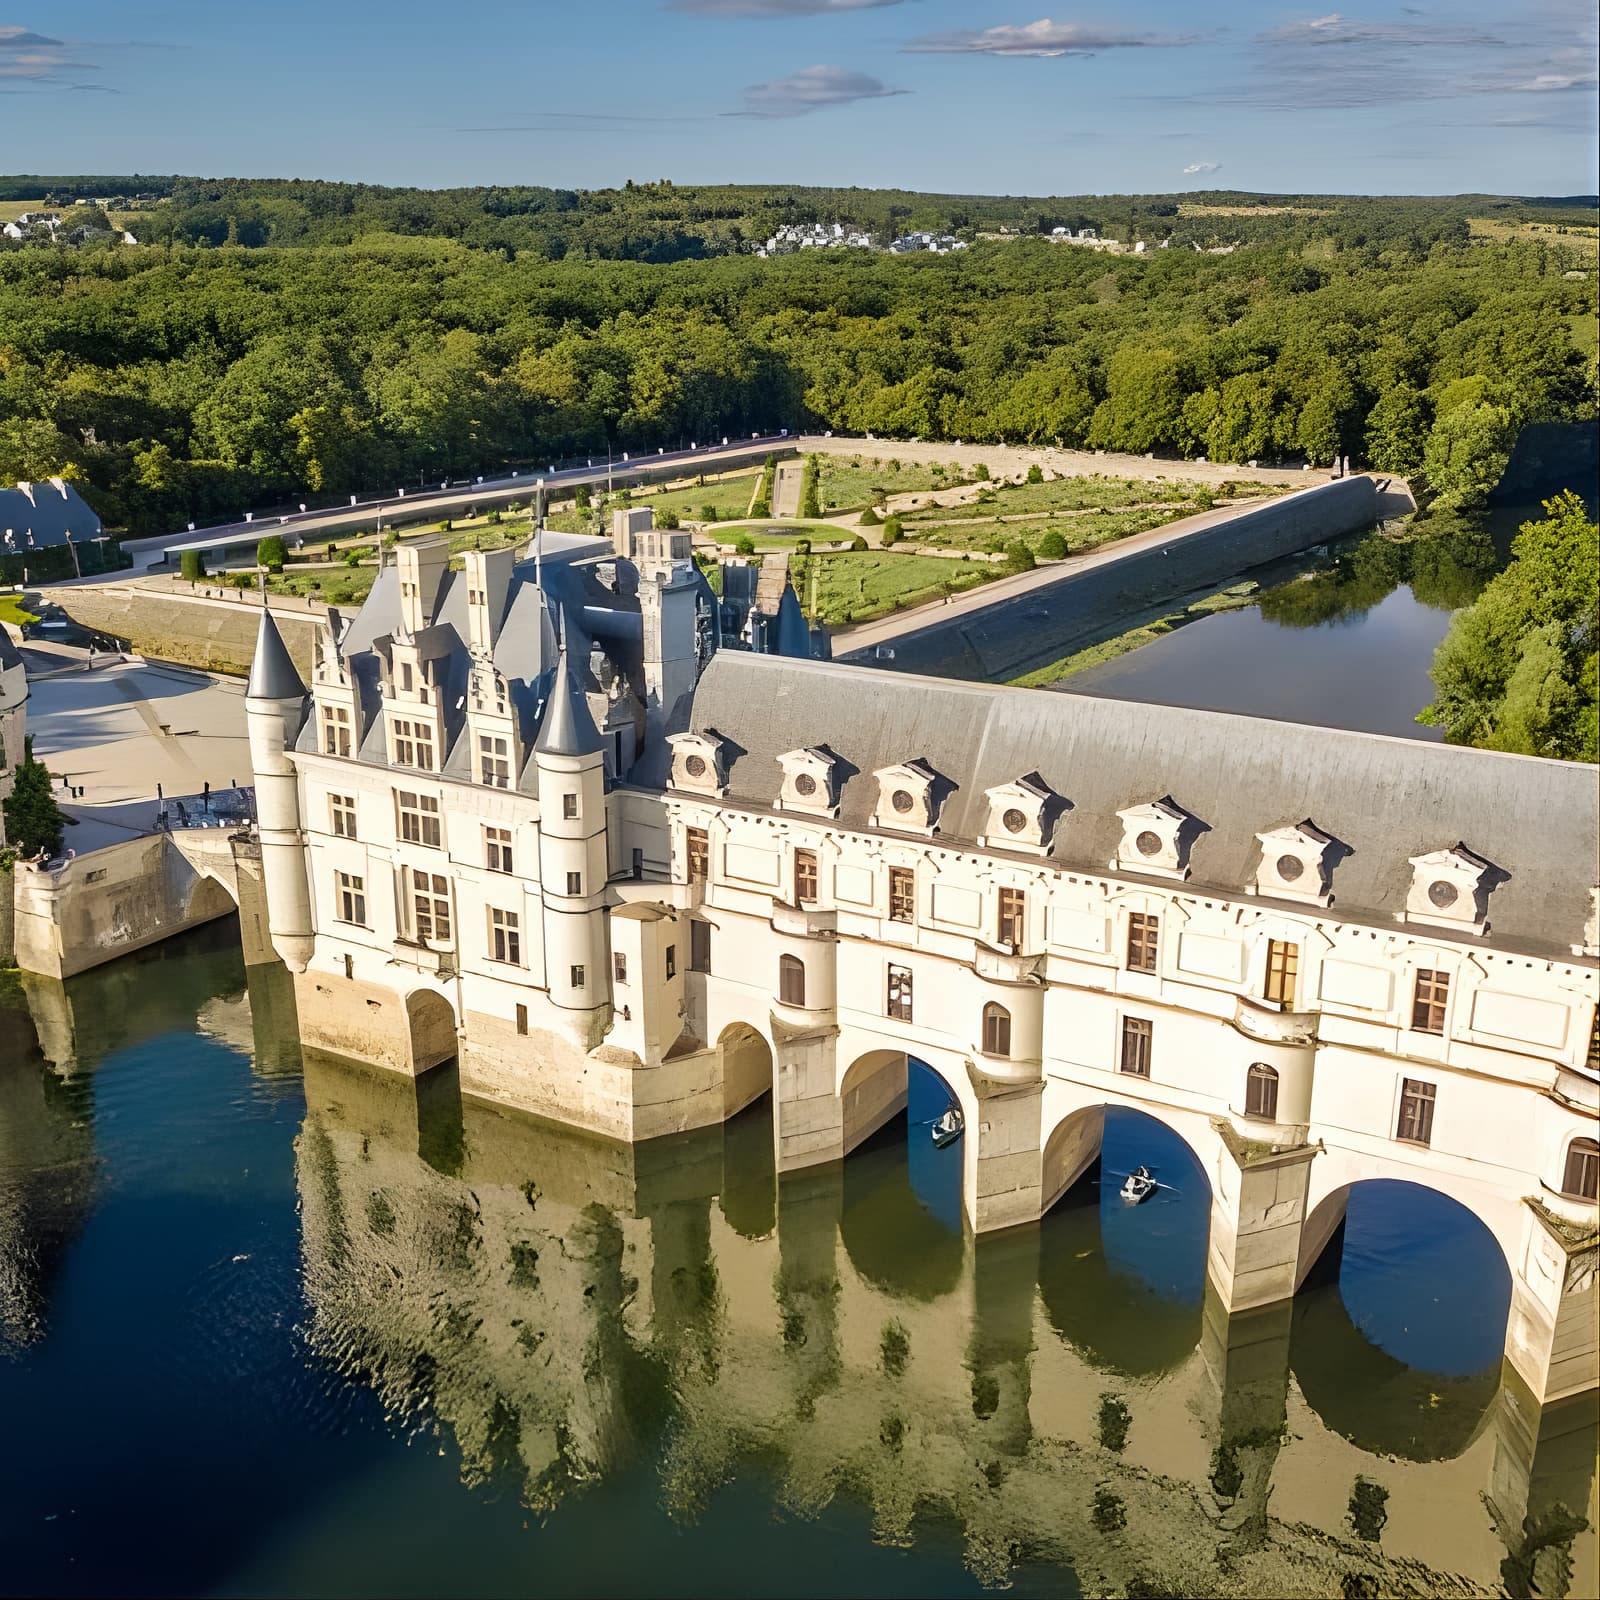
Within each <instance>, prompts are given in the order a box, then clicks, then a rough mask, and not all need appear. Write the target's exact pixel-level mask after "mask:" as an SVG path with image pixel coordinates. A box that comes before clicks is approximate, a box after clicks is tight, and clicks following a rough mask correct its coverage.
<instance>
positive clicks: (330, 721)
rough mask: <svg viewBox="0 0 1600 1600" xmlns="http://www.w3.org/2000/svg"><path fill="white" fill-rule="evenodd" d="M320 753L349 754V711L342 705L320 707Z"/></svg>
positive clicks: (328, 754) (332, 754)
mask: <svg viewBox="0 0 1600 1600" xmlns="http://www.w3.org/2000/svg"><path fill="white" fill-rule="evenodd" d="M322 753H323V755H325V756H347V755H349V754H350V713H349V711H348V710H346V709H345V707H344V706H324V707H323V708H322Z"/></svg>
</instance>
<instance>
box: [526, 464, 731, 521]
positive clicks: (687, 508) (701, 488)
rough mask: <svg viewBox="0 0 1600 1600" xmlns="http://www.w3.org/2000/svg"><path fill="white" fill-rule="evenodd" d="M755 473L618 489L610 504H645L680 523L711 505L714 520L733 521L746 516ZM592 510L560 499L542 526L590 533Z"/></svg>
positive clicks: (698, 516) (699, 516) (700, 517)
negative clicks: (672, 515)
mask: <svg viewBox="0 0 1600 1600" xmlns="http://www.w3.org/2000/svg"><path fill="white" fill-rule="evenodd" d="M760 477H761V474H760V473H758V472H739V473H735V474H733V475H732V476H731V477H722V478H717V477H710V476H708V477H707V479H706V481H705V482H704V483H691V484H689V485H688V486H687V487H684V488H678V489H660V490H657V489H652V488H649V487H648V486H646V487H644V488H635V489H630V490H628V491H627V492H626V493H622V492H619V493H618V494H616V495H615V496H613V498H612V500H611V502H610V506H615V507H617V508H619V509H620V508H621V507H623V506H634V507H639V506H648V507H650V509H651V510H653V511H655V512H657V513H658V514H659V513H660V512H662V511H675V512H677V514H678V516H679V518H680V519H681V520H682V521H684V522H700V521H703V520H704V518H703V515H702V513H703V511H704V509H705V507H707V506H712V507H714V508H715V510H716V513H717V515H716V520H717V521H719V522H733V521H737V520H738V519H739V518H741V517H743V516H746V515H748V513H749V510H750V502H751V500H752V499H754V498H755V492H756V484H757V483H758V482H759V481H760ZM604 498H605V497H604V495H603V494H597V495H596V496H595V504H596V505H598V504H600V502H601V501H603V500H604ZM610 506H608V507H607V512H606V526H607V527H608V528H609V527H610V515H609V512H610ZM594 520H595V510H594V507H591V508H590V509H589V510H588V511H579V510H578V509H577V507H576V506H575V505H574V503H573V502H572V501H571V500H566V501H563V502H561V504H560V505H559V507H558V508H556V509H552V510H551V512H550V513H549V515H548V516H547V517H546V518H545V523H546V526H548V527H550V528H553V529H555V531H556V532H558V533H592V532H593V531H594Z"/></svg>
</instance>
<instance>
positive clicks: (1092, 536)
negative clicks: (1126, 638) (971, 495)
mask: <svg viewBox="0 0 1600 1600" xmlns="http://www.w3.org/2000/svg"><path fill="white" fill-rule="evenodd" d="M1193 510H1194V507H1193V506H1176V507H1173V508H1171V509H1169V510H1159V509H1156V508H1153V507H1146V508H1144V509H1143V510H1139V511H1097V512H1094V513H1092V514H1091V515H1089V516H1083V517H1069V516H1062V517H1036V518H1033V519H1030V520H1029V521H1027V522H1005V523H998V522H974V523H956V524H954V525H953V526H950V527H944V528H933V529H930V530H929V531H928V533H927V534H926V535H925V538H926V540H927V542H928V543H929V544H933V545H937V546H939V548H940V549H944V550H971V551H980V550H981V551H986V552H989V553H998V552H999V551H1002V550H1004V549H1006V548H1007V547H1008V546H1010V545H1013V544H1018V543H1021V544H1025V545H1026V546H1027V547H1028V549H1029V550H1030V551H1031V552H1032V554H1033V555H1034V556H1035V557H1038V556H1040V555H1042V553H1043V552H1042V550H1041V548H1040V547H1041V546H1042V545H1043V543H1044V540H1045V536H1046V535H1047V534H1050V533H1059V534H1060V535H1061V539H1062V542H1063V543H1064V544H1065V545H1066V547H1067V548H1066V553H1067V554H1068V555H1069V556H1071V555H1079V554H1081V553H1082V552H1083V551H1085V550H1093V549H1095V548H1096V546H1098V545H1102V544H1109V543H1111V541H1112V540H1114V539H1126V538H1127V537H1128V535H1129V534H1134V533H1145V532H1147V531H1148V530H1149V529H1151V528H1159V527H1160V526H1161V525H1162V524H1163V523H1166V522H1176V521H1177V520H1178V519H1179V518H1180V517H1186V516H1188V515H1190V513H1191V512H1192V511H1193Z"/></svg>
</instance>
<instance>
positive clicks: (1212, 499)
mask: <svg viewBox="0 0 1600 1600" xmlns="http://www.w3.org/2000/svg"><path fill="white" fill-rule="evenodd" d="M1194 503H1195V508H1196V509H1197V510H1199V511H1209V510H1210V509H1211V508H1212V506H1214V505H1215V504H1216V503H1217V497H1216V496H1215V495H1214V494H1212V492H1211V491H1210V490H1209V489H1196V490H1195V492H1194Z"/></svg>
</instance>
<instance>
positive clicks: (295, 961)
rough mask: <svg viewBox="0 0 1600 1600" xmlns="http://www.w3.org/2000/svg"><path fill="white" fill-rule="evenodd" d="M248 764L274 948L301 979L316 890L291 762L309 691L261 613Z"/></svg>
mask: <svg viewBox="0 0 1600 1600" xmlns="http://www.w3.org/2000/svg"><path fill="white" fill-rule="evenodd" d="M244 705H245V720H246V724H247V726H248V728H249V735H250V764H251V767H252V768H253V769H254V771H255V786H256V818H257V822H258V828H259V833H260V837H261V872H262V879H263V881H264V883H265V886H266V893H267V922H268V931H269V934H270V936H271V939H272V947H273V949H274V950H276V951H277V953H278V955H279V957H280V958H281V959H282V960H283V962H284V964H285V965H286V966H288V967H289V968H290V970H291V971H294V972H304V971H305V969H306V967H307V965H308V964H309V963H310V960H311V952H312V946H313V938H312V921H311V886H310V882H309V879H308V877H307V872H306V850H305V834H304V832H303V830H302V827H301V817H300V780H299V776H298V774H297V773H296V771H295V765H294V759H293V757H292V756H291V755H290V753H289V752H290V750H291V748H292V747H293V743H294V737H295V734H296V733H297V732H298V731H299V729H300V724H301V722H302V721H303V720H304V718H305V710H306V686H305V684H304V683H303V682H302V681H301V679H300V674H299V672H298V671H297V670H296V669H295V664H294V662H293V661H291V660H290V659H289V652H288V650H287V649H286V648H285V646H284V643H283V636H282V635H281V634H280V633H279V632H278V625H277V623H275V622H274V621H273V620H272V613H271V612H270V611H263V612H262V613H261V628H260V631H259V632H258V633H257V635H256V653H255V659H254V661H253V662H252V663H251V666H250V682H249V684H248V685H247V686H246V688H245V698H244Z"/></svg>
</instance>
